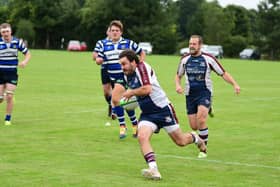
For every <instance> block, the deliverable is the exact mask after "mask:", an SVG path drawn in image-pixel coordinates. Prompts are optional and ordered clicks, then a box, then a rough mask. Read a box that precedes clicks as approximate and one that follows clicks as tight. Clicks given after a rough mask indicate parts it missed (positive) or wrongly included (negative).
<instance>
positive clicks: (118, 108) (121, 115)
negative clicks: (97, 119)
mask: <svg viewBox="0 0 280 187" xmlns="http://www.w3.org/2000/svg"><path fill="white" fill-rule="evenodd" d="M113 113H114V114H116V115H117V116H118V120H119V124H120V126H125V121H124V110H123V108H122V107H121V106H115V107H113Z"/></svg>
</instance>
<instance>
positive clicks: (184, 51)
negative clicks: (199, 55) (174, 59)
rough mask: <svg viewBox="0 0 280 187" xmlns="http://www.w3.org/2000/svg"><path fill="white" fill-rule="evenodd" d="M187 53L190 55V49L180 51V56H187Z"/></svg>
mask: <svg viewBox="0 0 280 187" xmlns="http://www.w3.org/2000/svg"><path fill="white" fill-rule="evenodd" d="M187 53H190V49H189V48H188V47H185V48H182V49H180V55H182V56H183V55H185V54H187Z"/></svg>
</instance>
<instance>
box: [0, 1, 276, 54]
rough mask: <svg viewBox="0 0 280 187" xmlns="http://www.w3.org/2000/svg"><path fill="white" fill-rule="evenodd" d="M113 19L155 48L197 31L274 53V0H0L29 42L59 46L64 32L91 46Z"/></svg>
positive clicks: (2, 12)
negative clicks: (231, 0) (255, 0)
mask: <svg viewBox="0 0 280 187" xmlns="http://www.w3.org/2000/svg"><path fill="white" fill-rule="evenodd" d="M114 19H118V20H121V21H122V22H123V24H124V34H123V35H124V37H127V38H130V39H132V40H134V41H136V42H140V41H149V42H151V43H152V45H153V46H154V53H157V54H175V53H176V52H178V50H179V49H180V48H182V47H186V46H187V41H188V38H189V37H190V35H192V34H200V35H202V36H203V38H204V42H205V43H207V44H213V45H222V46H223V48H224V51H225V55H226V56H228V57H236V56H237V55H238V54H239V52H240V51H241V50H242V49H244V48H246V47H250V48H257V49H259V50H260V51H261V52H262V54H265V57H266V58H269V59H279V58H280V42H278V41H279V40H280V0H263V1H261V2H260V3H259V5H258V10H254V9H251V10H247V9H245V8H244V7H241V6H236V5H229V6H227V7H225V8H223V7H221V6H220V5H219V4H218V2H217V1H212V2H208V1H206V0H177V1H174V0H133V1H132V0H118V1H116V0H52V1H46V0H0V22H1V23H3V22H8V23H10V24H12V27H13V31H14V35H16V36H17V37H19V38H24V39H25V40H27V41H28V44H29V47H31V48H46V49H59V48H60V47H61V40H62V38H64V41H65V43H67V41H69V40H72V39H77V40H81V41H86V42H87V44H88V46H89V49H90V50H91V49H93V47H94V45H95V43H96V41H97V40H99V39H102V38H104V37H105V32H106V29H107V26H108V24H109V23H110V21H111V20H114Z"/></svg>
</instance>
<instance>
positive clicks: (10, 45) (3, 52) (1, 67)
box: [0, 23, 31, 125]
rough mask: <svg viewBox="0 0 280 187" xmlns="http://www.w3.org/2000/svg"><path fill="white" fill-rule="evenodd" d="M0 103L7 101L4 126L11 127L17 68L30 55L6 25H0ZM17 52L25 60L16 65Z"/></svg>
mask: <svg viewBox="0 0 280 187" xmlns="http://www.w3.org/2000/svg"><path fill="white" fill-rule="evenodd" d="M0 32H1V36H2V37H1V38H0V103H2V102H3V101H4V96H5V99H6V101H7V106H6V116H5V123H4V124H5V125H11V124H12V123H11V118H12V111H13V106H14V93H15V90H16V87H17V84H18V74H17V67H18V66H19V67H21V68H24V67H25V66H26V65H27V63H28V61H29V60H30V58H31V54H30V52H29V51H28V49H27V47H26V46H25V45H24V43H23V40H19V39H17V38H15V37H13V36H12V28H11V25H10V24H8V23H3V24H1V25H0ZM18 51H21V52H22V53H23V54H24V56H25V58H24V60H23V61H22V62H20V63H18Z"/></svg>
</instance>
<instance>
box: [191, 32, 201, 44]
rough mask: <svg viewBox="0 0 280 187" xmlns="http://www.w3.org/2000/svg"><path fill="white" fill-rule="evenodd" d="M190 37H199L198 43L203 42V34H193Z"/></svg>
mask: <svg viewBox="0 0 280 187" xmlns="http://www.w3.org/2000/svg"><path fill="white" fill-rule="evenodd" d="M190 38H198V43H199V44H203V39H202V36H200V35H198V34H194V35H191V37H190Z"/></svg>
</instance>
